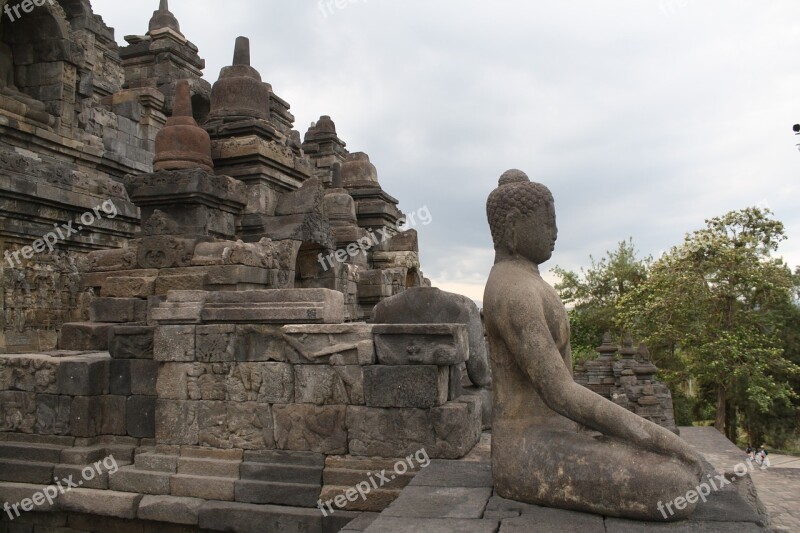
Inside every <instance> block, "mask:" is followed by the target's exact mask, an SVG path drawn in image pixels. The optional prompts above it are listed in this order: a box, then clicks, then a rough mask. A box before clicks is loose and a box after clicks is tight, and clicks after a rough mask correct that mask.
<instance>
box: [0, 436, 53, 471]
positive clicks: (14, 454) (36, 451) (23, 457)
mask: <svg viewBox="0 0 800 533" xmlns="http://www.w3.org/2000/svg"><path fill="white" fill-rule="evenodd" d="M13 437H14V439H19V442H3V441H0V458H7V459H16V460H19V461H36V462H42V463H51V464H53V463H58V461H59V458H60V457H61V450H62V449H63V446H59V445H55V444H38V443H37V444H32V443H30V442H26V441H23V440H22V437H24V435H21V434H20V435H14V436H13Z"/></svg>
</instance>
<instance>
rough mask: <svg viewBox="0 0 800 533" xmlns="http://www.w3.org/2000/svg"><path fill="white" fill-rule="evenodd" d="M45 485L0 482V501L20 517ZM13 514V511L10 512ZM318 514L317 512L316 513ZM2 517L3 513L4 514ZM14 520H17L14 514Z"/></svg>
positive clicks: (49, 506) (50, 505) (40, 506)
mask: <svg viewBox="0 0 800 533" xmlns="http://www.w3.org/2000/svg"><path fill="white" fill-rule="evenodd" d="M44 488H45V485H31V484H28V483H12V482H0V501H2V502H4V503H5V502H8V503H10V504H11V503H20V504H23V507H21V509H20V516H22V515H24V512H28V511H30V510H32V509H33V504H34V502H33V501H32V499H33V497H34V496H35V495H36V494H41V493H42V492H43V491H44ZM24 502H28V503H27V505H24ZM26 507H28V508H29V509H28V511H25V508H26ZM54 507H55V502H51V501H47V500H45V501H44V502H41V503H39V502H36V511H37V512H42V513H43V512H47V511H52V510H53V509H54ZM12 512H13V511H12ZM317 512H319V511H317ZM4 516H6V515H5V513H4ZM14 518H15V519H16V518H19V516H17V515H16V514H15V515H14Z"/></svg>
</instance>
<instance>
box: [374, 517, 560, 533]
mask: <svg viewBox="0 0 800 533" xmlns="http://www.w3.org/2000/svg"><path fill="white" fill-rule="evenodd" d="M499 525H500V524H499V520H474V519H470V518H415V517H403V518H400V517H394V516H384V515H383V514H381V516H379V517H378V519H377V520H375V521H374V522H372V524H371V525H370V526H369V527H368V528H367V529H365V530H364V532H365V533H382V532H384V531H391V532H392V533H417V532H418V531H424V532H425V533H450V532H452V531H458V532H459V533H497V531H498V527H499ZM501 531H502V530H501ZM525 531H526V532H528V531H547V530H544V529H542V530H540V529H527V530H525ZM573 531H575V530H573Z"/></svg>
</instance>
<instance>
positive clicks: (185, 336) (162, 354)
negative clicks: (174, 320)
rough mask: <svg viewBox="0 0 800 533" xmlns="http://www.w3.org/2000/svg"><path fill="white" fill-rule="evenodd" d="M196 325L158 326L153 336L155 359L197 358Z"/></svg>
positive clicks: (163, 360) (177, 360)
mask: <svg viewBox="0 0 800 533" xmlns="http://www.w3.org/2000/svg"><path fill="white" fill-rule="evenodd" d="M195 330H196V327H195V326H158V327H156V328H155V332H154V334H153V335H154V336H153V359H155V360H156V361H162V362H193V361H194V360H195Z"/></svg>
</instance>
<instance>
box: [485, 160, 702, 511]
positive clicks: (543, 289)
mask: <svg viewBox="0 0 800 533" xmlns="http://www.w3.org/2000/svg"><path fill="white" fill-rule="evenodd" d="M487 214H488V218H489V225H490V227H491V231H492V239H493V240H494V246H495V253H496V258H495V264H494V267H493V268H492V271H491V274H490V276H489V280H488V283H487V285H486V292H485V294H484V314H485V324H486V332H487V336H488V340H489V349H490V358H491V367H492V376H493V381H494V426H493V432H492V433H493V435H492V467H493V476H494V486H495V489H496V491H497V493H498V495H499V496H501V497H504V498H508V499H512V500H517V501H522V502H527V503H533V504H538V505H544V506H549V507H558V508H563V509H572V510H576V511H583V512H590V513H596V514H602V515H606V516H617V517H626V518H633V519H639V520H654V521H664V520H675V519H682V518H687V517H688V516H690V515H691V514H692V513H693V511H694V506H695V504H693V503H688V502H687V501H686V499H685V498H683V497H685V496H686V494H687V493H688V492H689V491H692V490H694V489H695V488H696V487H697V485H698V484H699V482H700V478H701V476H702V475H703V463H702V460H701V458H700V457H699V456H698V455H697V454H696V453H695V452H694V451H693V450H692V448H691V447H690V446H689V445H688V444H686V443H685V442H684V441H683V440H682V439H681V438H680V437H678V436H676V435H675V434H674V433H672V432H670V431H668V430H666V429H664V428H662V427H660V426H658V425H656V424H653V423H652V422H649V421H647V420H645V419H644V418H641V417H639V416H638V415H636V414H634V413H631V412H630V411H628V410H626V409H624V408H622V407H620V406H618V405H616V404H614V403H612V402H611V401H609V400H606V399H605V398H603V397H601V396H599V395H598V394H595V393H594V392H592V391H590V390H588V389H586V388H584V387H582V386H580V385H579V384H577V383H575V382H574V380H573V377H572V355H571V352H570V342H569V321H568V319H567V313H566V310H565V309H564V305H563V303H562V302H561V299H560V298H559V296H558V294H557V293H556V291H555V290H554V289H553V288H552V287H551V286H550V285H548V284H547V282H545V281H544V280H543V279H542V277H541V275H540V273H539V265H540V264H542V263H544V262H546V261H547V260H549V259H550V257H551V255H552V253H553V250H554V247H555V242H556V235H557V231H558V230H557V228H556V216H555V207H554V202H553V197H552V195H551V193H550V191H549V190H548V189H547V188H546V187H545V186H544V185H541V184H539V183H531V181H530V180H529V179H528V177H527V176H526V175H525V174H524V173H523V172H521V171H519V170H510V171H508V172H506V173H505V174H503V176H502V177H501V178H500V185H499V187H498V188H497V189H496V190H495V191H494V192H492V194H491V195H490V196H489V200H488V203H487ZM678 497H681V499H682V500H683V503H684V504H685V505H682V506H681V507H680V508H679V507H678V506H677V505H676V504H674V500H675V498H678ZM696 501H697V499H696V498H695V502H696ZM667 504H669V505H670V509H671V510H672V512H669V513H668V512H666V505H667Z"/></svg>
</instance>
